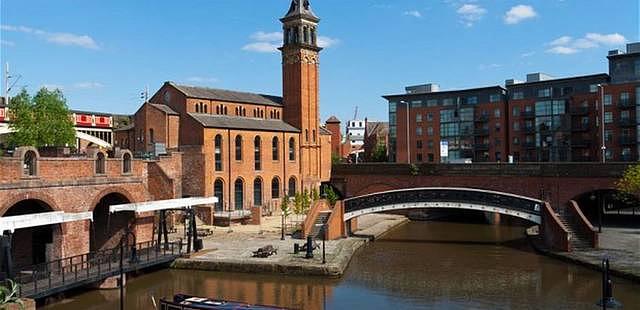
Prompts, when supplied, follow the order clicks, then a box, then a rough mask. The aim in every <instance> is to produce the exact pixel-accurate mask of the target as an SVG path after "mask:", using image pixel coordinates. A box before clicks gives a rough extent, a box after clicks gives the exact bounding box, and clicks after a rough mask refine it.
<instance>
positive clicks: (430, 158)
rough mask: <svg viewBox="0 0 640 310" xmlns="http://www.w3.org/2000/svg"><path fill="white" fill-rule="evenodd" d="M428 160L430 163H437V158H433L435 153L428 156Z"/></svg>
mask: <svg viewBox="0 0 640 310" xmlns="http://www.w3.org/2000/svg"><path fill="white" fill-rule="evenodd" d="M427 158H428V160H429V162H430V163H432V162H434V161H435V156H433V153H429V154H427Z"/></svg>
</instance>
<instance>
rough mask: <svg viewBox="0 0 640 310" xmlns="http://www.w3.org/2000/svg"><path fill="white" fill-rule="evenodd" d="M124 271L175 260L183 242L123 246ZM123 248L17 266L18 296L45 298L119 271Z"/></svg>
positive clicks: (110, 275)
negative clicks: (122, 249)
mask: <svg viewBox="0 0 640 310" xmlns="http://www.w3.org/2000/svg"><path fill="white" fill-rule="evenodd" d="M123 254H124V255H123V256H124V261H123V266H122V272H124V273H126V272H129V271H132V270H136V269H140V268H146V267H150V266H153V265H158V264H162V263H166V262H169V261H172V260H173V259H175V258H177V257H178V256H180V255H181V254H182V243H181V241H178V242H171V243H162V244H160V243H158V241H157V240H154V241H148V242H142V243H138V244H136V245H134V246H126V247H124V252H123ZM120 272H121V270H120V247H117V248H114V249H108V250H101V251H95V252H90V253H87V254H82V255H77V256H72V257H67V258H62V259H57V260H53V261H49V262H45V263H40V264H36V265H31V266H27V267H23V268H20V269H18V270H17V271H16V272H15V276H14V277H13V280H14V281H15V282H16V283H17V284H19V292H18V293H19V296H20V297H30V298H42V297H46V296H49V295H51V294H55V293H58V292H62V291H64V290H67V289H71V288H74V287H78V286H81V285H85V284H88V283H93V282H97V281H101V280H104V279H106V278H108V277H112V276H115V275H118V274H120Z"/></svg>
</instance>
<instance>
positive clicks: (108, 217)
mask: <svg viewBox="0 0 640 310" xmlns="http://www.w3.org/2000/svg"><path fill="white" fill-rule="evenodd" d="M132 202H135V200H133V199H132V198H131V194H130V193H129V192H128V191H126V190H124V189H122V188H117V187H114V188H107V189H105V190H103V191H102V192H100V194H99V195H98V196H97V197H96V200H95V202H94V203H92V205H91V211H92V212H93V222H92V224H91V229H90V232H89V250H90V251H98V250H107V249H112V248H115V247H117V245H118V244H119V242H120V239H121V237H122V236H124V235H125V234H127V231H135V223H136V215H135V214H134V213H133V212H118V213H110V212H109V206H110V205H114V204H121V203H132Z"/></svg>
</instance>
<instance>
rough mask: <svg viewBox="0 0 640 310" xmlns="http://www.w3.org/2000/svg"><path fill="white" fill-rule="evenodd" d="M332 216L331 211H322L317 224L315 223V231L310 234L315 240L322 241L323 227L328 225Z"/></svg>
mask: <svg viewBox="0 0 640 310" xmlns="http://www.w3.org/2000/svg"><path fill="white" fill-rule="evenodd" d="M329 216H331V211H320V212H319V213H318V217H317V218H316V221H315V223H313V230H311V234H309V235H310V236H311V237H313V238H314V239H322V226H323V225H324V224H326V223H327V221H328V220H329Z"/></svg>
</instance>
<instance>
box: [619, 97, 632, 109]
mask: <svg viewBox="0 0 640 310" xmlns="http://www.w3.org/2000/svg"><path fill="white" fill-rule="evenodd" d="M635 106H636V104H635V102H634V100H631V99H624V100H620V101H618V108H620V109H631V108H635Z"/></svg>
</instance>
